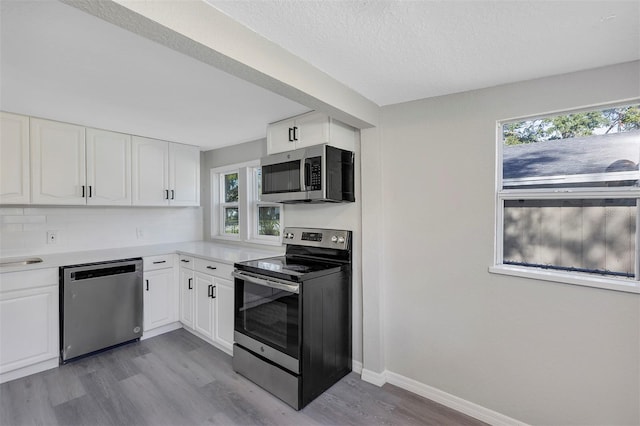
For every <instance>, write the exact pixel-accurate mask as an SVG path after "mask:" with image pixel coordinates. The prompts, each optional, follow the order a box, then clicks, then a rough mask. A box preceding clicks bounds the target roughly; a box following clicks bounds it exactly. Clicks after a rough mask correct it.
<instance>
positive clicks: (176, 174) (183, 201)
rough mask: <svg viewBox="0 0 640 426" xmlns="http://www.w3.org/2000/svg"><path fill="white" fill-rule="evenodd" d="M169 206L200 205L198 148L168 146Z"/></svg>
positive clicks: (179, 145) (172, 144)
mask: <svg viewBox="0 0 640 426" xmlns="http://www.w3.org/2000/svg"><path fill="white" fill-rule="evenodd" d="M169 189H170V191H171V194H170V199H169V204H170V205H172V206H199V205H200V148H198V147H197V146H190V145H181V144H178V143H171V144H169Z"/></svg>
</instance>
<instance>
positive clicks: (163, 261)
mask: <svg viewBox="0 0 640 426" xmlns="http://www.w3.org/2000/svg"><path fill="white" fill-rule="evenodd" d="M160 263H167V261H166V260H158V261H157V262H153V264H154V265H158V264H160Z"/></svg>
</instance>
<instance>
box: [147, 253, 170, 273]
mask: <svg viewBox="0 0 640 426" xmlns="http://www.w3.org/2000/svg"><path fill="white" fill-rule="evenodd" d="M173 259H174V255H173V254H161V255H159V256H149V257H144V258H142V263H143V269H144V270H145V271H154V270H156V269H165V268H173Z"/></svg>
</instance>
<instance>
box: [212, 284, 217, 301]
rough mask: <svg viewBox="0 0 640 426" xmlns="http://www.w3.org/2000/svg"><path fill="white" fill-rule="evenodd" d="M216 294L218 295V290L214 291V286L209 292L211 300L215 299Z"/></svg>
mask: <svg viewBox="0 0 640 426" xmlns="http://www.w3.org/2000/svg"><path fill="white" fill-rule="evenodd" d="M217 293H218V290H216V286H215V285H214V286H213V289H212V290H211V298H212V299H215V298H216V295H217Z"/></svg>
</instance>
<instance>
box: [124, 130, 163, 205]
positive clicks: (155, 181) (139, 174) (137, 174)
mask: <svg viewBox="0 0 640 426" xmlns="http://www.w3.org/2000/svg"><path fill="white" fill-rule="evenodd" d="M131 160H132V166H131V168H132V174H131V181H132V194H133V205H134V206H166V205H169V142H165V141H160V140H156V139H148V138H142V137H138V136H134V137H133V138H132V139H131Z"/></svg>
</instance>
